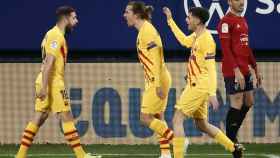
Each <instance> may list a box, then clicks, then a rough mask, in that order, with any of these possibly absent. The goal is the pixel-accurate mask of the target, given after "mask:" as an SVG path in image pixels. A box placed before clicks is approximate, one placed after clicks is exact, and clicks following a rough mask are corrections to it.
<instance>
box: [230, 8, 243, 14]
mask: <svg viewBox="0 0 280 158" xmlns="http://www.w3.org/2000/svg"><path fill="white" fill-rule="evenodd" d="M229 12H230V13H231V14H233V15H235V16H241V13H240V12H236V11H234V10H233V9H230V11H229Z"/></svg>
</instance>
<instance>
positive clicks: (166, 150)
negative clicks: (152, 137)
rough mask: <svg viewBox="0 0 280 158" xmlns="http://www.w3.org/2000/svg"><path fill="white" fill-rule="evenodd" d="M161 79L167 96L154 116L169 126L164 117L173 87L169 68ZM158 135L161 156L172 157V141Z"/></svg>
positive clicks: (161, 157) (164, 157) (163, 157)
mask: <svg viewBox="0 0 280 158" xmlns="http://www.w3.org/2000/svg"><path fill="white" fill-rule="evenodd" d="M161 81H162V88H163V93H164V94H165V96H166V97H165V99H164V100H163V101H162V104H161V105H160V106H159V109H158V110H157V111H158V112H157V113H158V114H155V115H154V117H155V118H157V119H159V120H162V121H163V122H164V123H165V124H166V126H167V123H166V121H165V119H164V112H165V110H166V107H167V102H168V94H169V89H170V87H171V82H172V79H171V76H170V73H169V71H168V70H167V68H165V70H164V71H163V73H162V76H161ZM157 137H158V141H159V145H160V151H161V156H160V158H171V152H170V141H169V140H168V139H167V138H165V137H163V136H161V135H158V134H157Z"/></svg>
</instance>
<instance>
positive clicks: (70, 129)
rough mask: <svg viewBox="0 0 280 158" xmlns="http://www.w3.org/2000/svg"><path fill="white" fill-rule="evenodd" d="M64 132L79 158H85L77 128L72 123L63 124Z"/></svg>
mask: <svg viewBox="0 0 280 158" xmlns="http://www.w3.org/2000/svg"><path fill="white" fill-rule="evenodd" d="M62 126H63V131H64V136H65V138H66V140H67V141H68V142H69V144H70V146H71V147H72V149H73V150H74V153H75V155H76V157H77V158H84V156H85V154H86V153H85V151H84V149H83V148H82V146H81V142H80V137H79V134H78V131H77V130H76V127H75V125H74V123H73V122H72V121H69V122H65V123H63V125H62Z"/></svg>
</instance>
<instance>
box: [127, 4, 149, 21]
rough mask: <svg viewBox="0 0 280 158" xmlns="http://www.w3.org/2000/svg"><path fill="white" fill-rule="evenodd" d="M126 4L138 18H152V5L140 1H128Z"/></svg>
mask: <svg viewBox="0 0 280 158" xmlns="http://www.w3.org/2000/svg"><path fill="white" fill-rule="evenodd" d="M128 5H130V6H132V12H133V13H134V14H138V15H139V18H140V19H145V20H151V19H152V12H153V11H154V8H153V6H150V5H146V4H145V3H144V2H142V1H130V2H128Z"/></svg>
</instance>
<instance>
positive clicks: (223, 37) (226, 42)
mask: <svg viewBox="0 0 280 158" xmlns="http://www.w3.org/2000/svg"><path fill="white" fill-rule="evenodd" d="M217 30H218V34H219V39H220V42H221V48H222V52H223V55H224V56H226V57H227V58H228V59H229V63H227V64H229V65H230V68H231V69H235V68H238V65H237V62H236V61H235V58H234V56H233V52H232V50H231V31H230V30H231V29H230V24H229V23H227V22H224V21H221V22H220V24H219V26H218V29H217Z"/></svg>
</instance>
